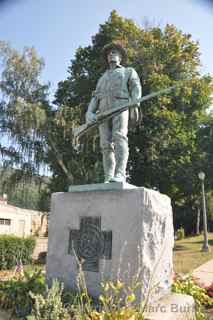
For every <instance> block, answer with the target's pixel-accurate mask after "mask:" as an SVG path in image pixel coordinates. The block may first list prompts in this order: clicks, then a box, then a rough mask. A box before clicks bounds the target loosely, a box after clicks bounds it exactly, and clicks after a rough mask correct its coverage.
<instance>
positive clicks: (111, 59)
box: [107, 49, 121, 64]
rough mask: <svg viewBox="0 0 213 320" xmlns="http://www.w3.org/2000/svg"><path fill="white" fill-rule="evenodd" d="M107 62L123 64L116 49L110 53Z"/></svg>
mask: <svg viewBox="0 0 213 320" xmlns="http://www.w3.org/2000/svg"><path fill="white" fill-rule="evenodd" d="M107 60H108V63H112V62H113V63H116V64H120V62H121V54H120V52H119V51H118V50H116V49H112V50H110V51H109V53H108V55H107Z"/></svg>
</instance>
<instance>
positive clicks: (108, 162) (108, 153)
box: [102, 149, 115, 183]
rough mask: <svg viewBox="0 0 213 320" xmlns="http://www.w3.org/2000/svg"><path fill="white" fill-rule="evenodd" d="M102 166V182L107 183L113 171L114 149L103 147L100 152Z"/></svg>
mask: <svg viewBox="0 0 213 320" xmlns="http://www.w3.org/2000/svg"><path fill="white" fill-rule="evenodd" d="M102 156H103V168H104V183H109V182H110V181H111V179H112V178H113V177H114V173H115V154H114V151H112V150H109V149H107V150H106V149H105V150H103V152H102Z"/></svg>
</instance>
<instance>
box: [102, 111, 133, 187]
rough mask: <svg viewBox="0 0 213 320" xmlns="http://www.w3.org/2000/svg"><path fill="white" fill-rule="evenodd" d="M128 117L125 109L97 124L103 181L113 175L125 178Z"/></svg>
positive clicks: (127, 155) (127, 152)
mask: <svg viewBox="0 0 213 320" xmlns="http://www.w3.org/2000/svg"><path fill="white" fill-rule="evenodd" d="M128 119H129V111H128V110H126V111H124V112H122V113H121V114H120V115H118V116H115V117H113V118H112V119H111V120H108V121H105V122H104V123H102V124H101V125H100V126H99V134H100V147H101V151H102V155H103V167H104V175H105V181H108V180H110V179H111V178H113V177H123V178H124V180H125V178H126V166H127V161H128V157H129V148H128V138H127V133H128Z"/></svg>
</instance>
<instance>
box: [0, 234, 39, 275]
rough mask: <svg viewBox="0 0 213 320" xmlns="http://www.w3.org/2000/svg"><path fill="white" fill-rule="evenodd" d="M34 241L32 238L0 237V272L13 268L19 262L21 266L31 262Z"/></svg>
mask: <svg viewBox="0 0 213 320" xmlns="http://www.w3.org/2000/svg"><path fill="white" fill-rule="evenodd" d="M35 245H36V240H35V239H34V238H33V237H28V238H20V237H16V236H10V235H1V236H0V270H7V269H11V268H13V267H15V266H16V265H17V262H19V261H20V260H21V262H22V263H23V264H29V263H31V261H32V254H33V250H34V248H35Z"/></svg>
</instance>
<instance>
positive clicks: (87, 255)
mask: <svg viewBox="0 0 213 320" xmlns="http://www.w3.org/2000/svg"><path fill="white" fill-rule="evenodd" d="M172 249H173V221H172V208H171V203H170V199H169V197H167V196H166V195H163V194H160V193H159V192H157V191H154V190H149V189H146V188H137V187H135V186H131V185H128V184H117V183H109V184H101V185H100V184H99V185H86V186H73V187H70V192H68V193H63V192H61V193H55V194H53V195H52V203H51V215H50V221H49V240H48V255H47V281H48V282H49V283H50V282H51V280H52V279H54V278H58V279H59V280H60V281H62V282H63V283H64V286H65V287H66V288H71V289H74V290H76V289H78V284H79V282H78V279H79V278H78V275H79V270H81V269H83V273H84V277H85V281H86V285H87V289H88V292H89V294H91V295H92V296H95V297H98V296H99V295H100V294H101V292H102V287H101V283H102V282H104V281H109V280H110V281H115V280H117V279H119V280H120V281H122V282H124V284H125V285H131V283H132V281H133V279H135V278H137V281H138V283H139V284H140V289H138V291H137V298H138V300H141V299H143V298H144V296H145V295H147V294H148V293H149V296H150V299H151V300H150V301H154V300H156V299H158V298H159V297H161V296H163V295H165V294H167V293H168V292H169V291H170V284H171V281H172V274H173V265H172ZM79 264H80V267H79Z"/></svg>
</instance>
